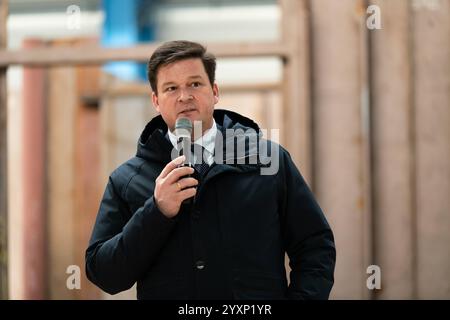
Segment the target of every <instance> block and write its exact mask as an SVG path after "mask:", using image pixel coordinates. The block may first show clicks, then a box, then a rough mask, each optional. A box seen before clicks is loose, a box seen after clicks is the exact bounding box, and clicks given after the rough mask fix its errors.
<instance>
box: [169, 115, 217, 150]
mask: <svg viewBox="0 0 450 320" xmlns="http://www.w3.org/2000/svg"><path fill="white" fill-rule="evenodd" d="M167 134H168V136H169V139H170V142H171V143H172V145H173V146H174V147H175V148H176V147H177V137H176V136H175V135H174V134H173V133H172V131H170V130H167ZM216 134H217V125H216V121H215V120H214V119H213V124H212V126H211V128H210V129H208V130H206V132H205V133H204V134H203V136H201V137H200V138H198V139H197V140H195V141H194V143H195V144H199V145H201V146H202V147H203V148H205V149H206V150H207V151H208V152H209V153H210V154H214V147H215V144H216Z"/></svg>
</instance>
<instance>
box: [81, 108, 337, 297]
mask: <svg viewBox="0 0 450 320" xmlns="http://www.w3.org/2000/svg"><path fill="white" fill-rule="evenodd" d="M214 118H215V121H216V123H217V126H218V130H219V131H220V132H222V133H225V130H226V129H239V128H240V129H243V130H247V129H249V128H253V129H254V130H256V132H259V128H258V126H257V125H256V124H255V123H254V122H253V121H252V120H250V119H248V118H245V117H243V116H241V115H239V114H237V113H234V112H230V111H224V110H215V111H214ZM166 132H167V126H166V124H165V123H164V121H163V120H162V118H161V116H157V117H155V118H154V119H152V120H151V121H150V122H149V123H148V124H147V126H146V127H145V129H144V131H143V133H142V135H141V137H140V139H139V142H138V150H137V154H136V156H135V157H134V158H132V159H130V160H128V161H127V162H125V163H124V164H122V165H121V166H120V167H119V168H117V169H116V170H115V171H114V172H113V173H112V174H111V176H110V177H109V181H108V184H107V186H106V190H105V193H104V196H103V199H102V201H101V204H100V208H99V212H98V216H97V220H96V222H95V226H94V229H93V232H92V237H91V239H90V242H89V247H88V248H87V250H86V274H87V277H88V278H89V280H91V281H92V282H93V283H94V284H96V285H97V286H98V287H100V288H101V289H103V290H104V291H106V292H108V293H110V294H115V293H118V292H120V291H123V290H126V289H129V288H130V287H132V286H133V284H134V283H136V282H137V296H138V299H285V298H288V299H327V298H328V296H329V293H330V290H331V288H332V286H333V274H334V266H335V258H336V251H335V246H334V239H333V234H332V231H331V229H330V227H329V225H328V223H327V221H326V219H325V217H324V215H323V213H322V211H321V209H320V207H319V206H318V204H317V203H316V201H315V200H314V197H313V195H312V193H311V191H310V190H309V188H308V186H307V185H306V183H305V181H304V180H303V178H302V176H301V175H300V173H299V171H298V170H297V168H296V167H295V165H294V163H293V162H292V159H291V158H290V156H289V153H288V152H287V151H286V150H284V149H283V148H282V147H280V146H278V145H275V144H274V143H273V142H270V141H269V142H267V141H266V140H259V139H261V137H260V136H258V141H265V142H267V143H268V144H267V145H268V146H274V145H275V146H276V147H279V149H278V150H279V152H278V155H277V158H276V160H274V158H272V162H273V161H279V163H278V170H277V172H276V173H275V174H273V175H262V174H261V169H262V168H264V167H267V166H268V165H270V164H267V162H265V164H263V163H262V161H261V160H260V158H262V157H261V153H262V149H261V148H257V149H255V148H252V147H251V146H249V145H250V144H249V143H248V144H247V145H246V149H245V157H244V158H245V159H244V160H245V162H246V163H238V162H243V161H238V160H237V159H236V158H239V157H237V156H236V155H235V157H234V158H235V159H231V160H235V161H230V156H229V152H224V154H227V156H226V157H228V159H226V160H227V161H226V163H220V161H216V162H218V163H219V164H213V165H212V166H211V168H210V170H209V171H208V173H207V174H206V176H205V178H204V179H203V180H202V181H201V182H200V184H199V187H198V189H197V195H196V196H195V201H194V202H193V204H192V205H186V206H185V205H183V206H182V209H181V210H180V212H179V214H178V215H177V216H176V217H175V218H172V219H169V218H166V217H165V216H164V215H163V214H162V213H161V212H160V211H159V210H158V208H157V206H156V205H155V202H154V199H153V191H154V186H155V179H156V178H157V176H158V175H159V174H160V172H161V170H162V169H163V168H164V166H165V165H166V164H167V163H168V162H169V161H170V160H171V156H170V155H171V150H172V145H171V143H170V141H169V140H168V139H167V138H166ZM218 136H219V135H218ZM224 136H225V134H224ZM216 141H217V140H216ZM218 142H222V141H218ZM225 145H226V143H223V147H224V148H225ZM218 146H219V147H220V143H218V144H217V143H216V149H217V148H218ZM268 149H269V150H270V147H269V148H268ZM258 152H259V153H258ZM266 153H267V154H268V155H269V156H270V155H271V153H270V152H266ZM235 154H236V152H235ZM255 155H256V159H257V160H256V161H253V162H251V161H250V159H251V157H252V156H255ZM224 158H225V156H224ZM231 158H233V157H231ZM240 160H243V159H242V157H241V158H240ZM285 252H286V253H287V254H288V256H289V258H290V267H291V269H292V271H291V272H290V284H289V285H288V283H287V277H286V272H285V264H284V260H285V259H284V258H285Z"/></svg>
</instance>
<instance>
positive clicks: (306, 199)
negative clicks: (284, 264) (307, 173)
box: [280, 150, 336, 299]
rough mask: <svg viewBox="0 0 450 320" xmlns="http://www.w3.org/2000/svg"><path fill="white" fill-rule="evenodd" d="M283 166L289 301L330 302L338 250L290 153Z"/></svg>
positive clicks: (282, 158)
mask: <svg viewBox="0 0 450 320" xmlns="http://www.w3.org/2000/svg"><path fill="white" fill-rule="evenodd" d="M280 161H282V162H281V165H282V166H283V167H282V168H283V170H280V171H281V172H282V180H283V191H284V192H283V193H282V195H283V200H282V203H283V209H282V214H283V215H284V217H283V219H282V226H283V231H284V232H283V237H284V243H285V248H286V252H287V254H288V256H289V260H290V262H289V265H290V267H291V272H290V284H289V287H288V298H289V299H328V297H329V294H330V291H331V288H332V287H333V283H334V267H335V261H336V249H335V245H334V238H333V233H332V231H331V228H330V226H329V224H328V222H327V220H326V218H325V216H324V214H323V212H322V210H321V209H320V207H319V205H318V204H317V202H316V200H315V199H314V196H313V194H312V192H311V191H310V189H309V188H308V186H307V184H306V183H305V181H304V179H303V177H302V176H301V174H300V172H299V170H298V169H297V168H296V166H295V164H294V163H293V161H292V159H291V158H290V156H289V154H288V153H287V151H285V150H283V151H282V152H281V160H280Z"/></svg>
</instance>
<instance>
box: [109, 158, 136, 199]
mask: <svg viewBox="0 0 450 320" xmlns="http://www.w3.org/2000/svg"><path fill="white" fill-rule="evenodd" d="M144 163H145V160H144V159H142V158H139V157H133V158H131V159H129V160H128V161H126V162H124V163H122V164H121V165H120V166H119V167H117V168H116V169H115V170H114V171H113V172H112V173H111V175H110V181H111V182H112V183H113V184H114V187H115V189H116V191H117V192H118V193H119V194H120V195H121V196H122V197H124V196H125V192H126V189H127V187H128V184H129V183H130V181H131V180H132V179H133V177H134V176H136V175H137V174H139V171H140V170H141V168H142V166H143V165H144Z"/></svg>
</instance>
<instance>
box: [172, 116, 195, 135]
mask: <svg viewBox="0 0 450 320" xmlns="http://www.w3.org/2000/svg"><path fill="white" fill-rule="evenodd" d="M191 134H192V122H191V120H189V119H188V118H178V119H177V121H176V122H175V135H176V136H177V137H185V136H188V137H190V136H191Z"/></svg>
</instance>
